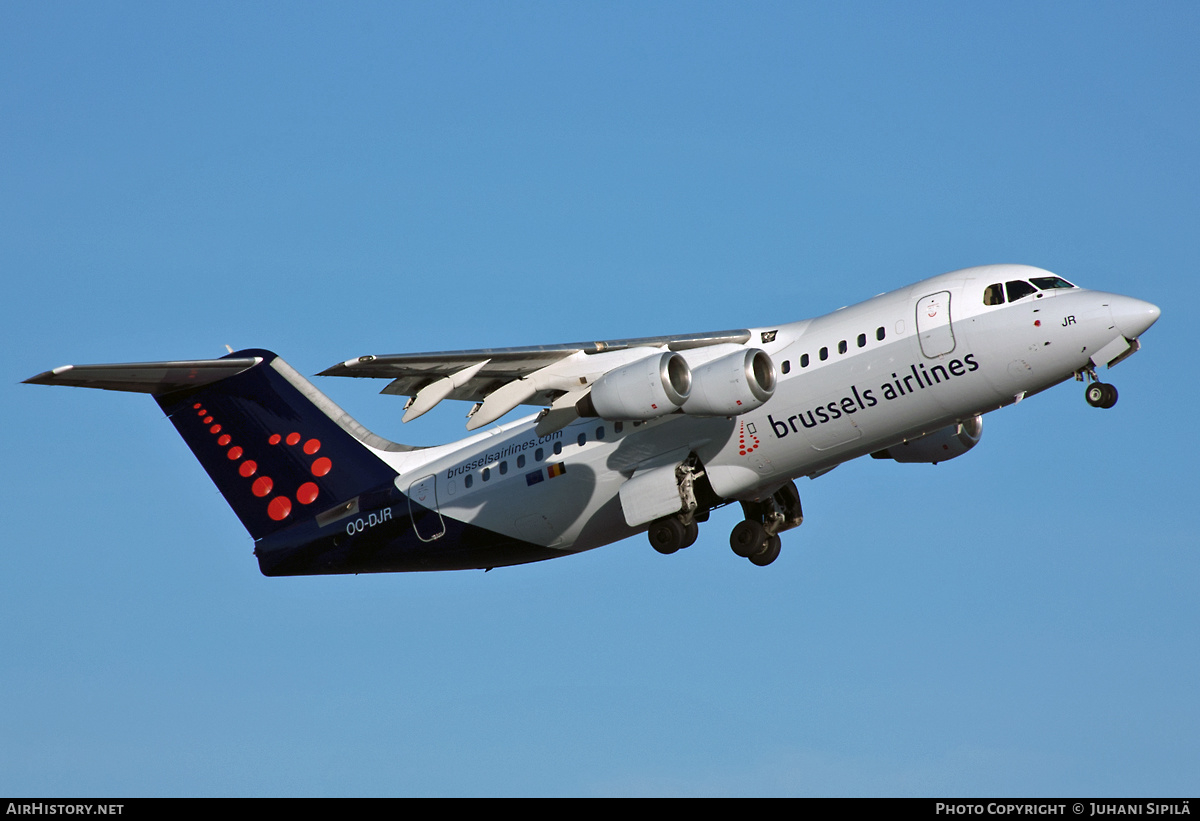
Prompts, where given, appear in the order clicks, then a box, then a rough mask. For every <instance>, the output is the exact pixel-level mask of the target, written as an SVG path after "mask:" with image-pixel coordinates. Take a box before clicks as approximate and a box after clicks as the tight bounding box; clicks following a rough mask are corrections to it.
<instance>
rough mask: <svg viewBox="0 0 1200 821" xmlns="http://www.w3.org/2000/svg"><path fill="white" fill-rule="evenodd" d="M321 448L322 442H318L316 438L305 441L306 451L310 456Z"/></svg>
mask: <svg viewBox="0 0 1200 821" xmlns="http://www.w3.org/2000/svg"><path fill="white" fill-rule="evenodd" d="M320 449H321V443H320V442H318V441H317V440H316V439H309V440H308V441H307V442H305V443H304V452H305V453H307V454H308V455H309V456H312V455H313V454H314V453H316V452H317V451H319V450H320Z"/></svg>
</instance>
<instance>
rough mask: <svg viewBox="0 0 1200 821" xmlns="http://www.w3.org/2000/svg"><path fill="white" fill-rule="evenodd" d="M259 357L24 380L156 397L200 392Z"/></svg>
mask: <svg viewBox="0 0 1200 821" xmlns="http://www.w3.org/2000/svg"><path fill="white" fill-rule="evenodd" d="M261 361H262V357H258V356H256V357H246V358H239V359H192V360H186V361H180V362H126V363H121V364H114V365H63V366H62V367H59V368H55V369H54V370H52V371H46V372H45V373H40V374H38V375H37V376H33V377H30V378H29V379H26V380H25V382H26V383H27V384H30V385H70V386H73V387H77V388H100V389H102V390H106V391H130V392H133V393H149V394H153V395H155V396H158V395H161V394H166V393H171V392H173V391H177V390H183V389H184V388H199V387H202V386H204V385H210V384H212V383H213V382H219V381H220V380H222V379H226V378H228V377H230V376H236V375H237V374H239V373H241V372H242V371H245V370H247V369H249V368H253V367H254V366H255V365H257V364H258V363H259V362H261Z"/></svg>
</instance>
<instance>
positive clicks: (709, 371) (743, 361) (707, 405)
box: [683, 348, 777, 416]
mask: <svg viewBox="0 0 1200 821" xmlns="http://www.w3.org/2000/svg"><path fill="white" fill-rule="evenodd" d="M776 382H777V378H776V376H775V363H774V362H772V361H771V357H770V356H769V355H768V354H767V352H766V351H763V350H759V349H758V348H750V349H748V350H739V351H737V352H735V353H731V354H726V355H725V356H722V357H720V358H718V359H714V360H712V361H710V362H705V363H704V364H702V365H695V366H693V367H692V395H691V396H689V397H688V400H687V401H686V402H684V403H683V412H684V413H687V414H691V415H693V416H737V415H738V414H742V413H746V412H747V411H752V410H754V409H755V408H758V407H761V406H762V405H763V403H764V402H766V401H767V400H768V399H770V398H771V395H772V394H774V393H775V384H776Z"/></svg>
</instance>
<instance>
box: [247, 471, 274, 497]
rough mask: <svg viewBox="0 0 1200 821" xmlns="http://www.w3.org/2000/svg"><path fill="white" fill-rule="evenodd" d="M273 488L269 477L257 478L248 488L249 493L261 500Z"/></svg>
mask: <svg viewBox="0 0 1200 821" xmlns="http://www.w3.org/2000/svg"><path fill="white" fill-rule="evenodd" d="M274 487H275V483H274V482H272V481H271V477H270V476H259V477H258V478H257V479H255V480H254V484H252V485H251V486H250V492H251V493H253V494H254V495H255V496H258V497H259V498H262V497H263V496H266V495H267V494H268V493H270V492H271V490H272V489H273V488H274Z"/></svg>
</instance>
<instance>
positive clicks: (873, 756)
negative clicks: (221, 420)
mask: <svg viewBox="0 0 1200 821" xmlns="http://www.w3.org/2000/svg"><path fill="white" fill-rule="evenodd" d="M1198 35H1200V9H1198V8H1197V6H1196V5H1195V4H1188V3H1178V2H1160V3H1153V4H1134V3H1104V2H1086V3H1084V2H1080V3H1075V2H1067V3H1049V4H1046V3H1005V4H980V3H970V4H963V3H945V4H942V3H927V2H917V3H854V4H833V3H755V4H734V3H728V4H725V3H690V4H680V3H637V4H633V3H574V4H563V3H504V4H483V3H465V4H463V3H457V4H450V3H404V4H399V3H380V4H375V3H356V4H332V3H294V4H285V3H269V4H263V3H260V4H245V3H204V4H191V5H184V4H162V3H133V2H125V3H108V4H92V3H74V2H56V3H30V2H8V3H4V4H0V112H2V116H0V226H3V227H2V228H0V273H2V275H3V277H4V282H5V285H6V298H5V299H4V300H3V302H2V303H0V304H2V305H3V320H4V321H3V327H4V341H5V349H6V351H7V355H6V356H5V358H4V369H5V373H6V374H7V379H6V380H4V384H3V386H2V387H0V390H2V391H3V393H4V400H3V402H4V407H5V409H6V411H7V413H8V416H9V419H10V422H9V424H7V425H5V426H4V428H5V429H4V433H3V436H4V440H3V444H4V451H5V453H6V454H7V456H8V458H7V459H6V465H7V469H6V470H5V471H4V474H3V479H0V482H2V483H3V484H2V488H3V498H4V503H3V506H2V507H0V511H2V514H3V527H4V532H5V533H6V534H7V537H6V538H5V539H4V542H3V549H2V550H0V659H3V661H2V662H0V695H2V698H0V794H9V795H17V794H20V795H45V796H66V795H73V796H79V795H94V796H106V795H114V796H138V795H268V796H269V795H722V796H723V795H937V796H943V795H944V796H972V795H1005V796H1007V795H1014V796H1021V795H1119V796H1130V795H1131V796H1143V795H1144V796H1162V795H1180V794H1184V795H1186V794H1195V791H1196V786H1197V783H1198V782H1197V773H1198V772H1200V741H1198V739H1200V707H1198V704H1200V700H1198V699H1197V693H1198V692H1200V660H1198V656H1200V654H1198V653H1197V652H1196V649H1197V639H1196V637H1197V634H1198V632H1200V616H1198V613H1197V605H1196V597H1195V593H1196V588H1197V582H1198V581H1200V560H1198V557H1197V541H1198V540H1197V537H1196V535H1195V523H1194V521H1193V519H1192V517H1191V516H1190V511H1191V510H1192V509H1194V498H1195V493H1196V484H1197V482H1196V476H1197V471H1196V461H1197V455H1198V453H1197V451H1198V448H1197V434H1196V431H1195V425H1194V424H1193V423H1192V421H1191V417H1192V413H1191V411H1192V409H1193V408H1194V407H1195V406H1196V403H1197V400H1198V399H1200V392H1198V391H1197V388H1196V380H1195V379H1193V378H1191V377H1190V376H1189V374H1188V372H1187V370H1186V368H1185V367H1184V366H1185V365H1186V361H1187V360H1186V359H1185V357H1186V352H1187V351H1188V350H1189V348H1190V345H1189V342H1190V341H1191V340H1190V338H1189V337H1188V336H1187V329H1188V328H1189V327H1191V328H1194V327H1195V324H1196V321H1197V315H1196V310H1195V308H1194V301H1195V300H1194V291H1195V288H1194V266H1195V264H1196V260H1197V258H1198V257H1200V254H1198V253H1197V251H1198V249H1197V225H1200V193H1198V192H1200V159H1198V153H1197V151H1196V134H1197V133H1200V122H1198V120H1200V118H1198V113H1200V105H1198V103H1200V99H1198V91H1200V57H1198V56H1197V50H1196V48H1195V44H1196V42H1197V37H1198ZM993 262H1022V263H1029V264H1034V265H1040V266H1042V267H1045V268H1048V269H1050V270H1053V271H1054V272H1056V273H1058V274H1061V275H1062V276H1065V277H1067V278H1068V279H1071V280H1073V281H1075V282H1077V283H1079V284H1081V285H1084V286H1086V287H1092V288H1097V289H1102V290H1109V291H1116V292H1120V293H1126V294H1130V295H1132V296H1137V297H1140V298H1142V299H1147V300H1150V301H1152V302H1155V303H1157V304H1159V305H1160V306H1161V307H1162V309H1163V317H1162V319H1161V320H1160V321H1159V323H1158V324H1157V325H1156V326H1155V327H1154V328H1153V329H1152V330H1151V331H1150V332H1149V333H1147V334H1146V337H1145V338H1144V340H1143V341H1144V350H1143V351H1142V352H1141V353H1139V354H1138V355H1137V356H1136V357H1134V358H1132V359H1130V360H1128V361H1127V362H1125V363H1123V364H1122V365H1120V366H1119V367H1118V368H1117V369H1115V370H1114V371H1113V373H1112V374H1111V376H1109V377H1106V379H1109V380H1110V381H1112V382H1113V383H1115V384H1116V385H1117V387H1118V388H1119V389H1120V391H1121V399H1120V403H1119V404H1118V405H1117V407H1116V408H1114V409H1112V410H1111V411H1099V410H1096V409H1093V408H1090V407H1088V406H1087V405H1086V404H1085V403H1084V401H1083V396H1082V388H1081V387H1080V386H1077V385H1074V384H1067V385H1063V386H1060V387H1058V388H1056V389H1054V390H1052V391H1049V392H1047V393H1046V394H1043V395H1040V396H1037V397H1034V398H1032V399H1031V400H1030V401H1028V402H1026V403H1022V404H1021V405H1019V406H1017V407H1014V408H1009V409H1006V410H1004V411H1001V412H999V413H996V414H992V415H989V416H988V417H986V419H985V424H984V428H985V433H984V438H983V442H982V443H981V445H980V446H979V447H978V448H976V449H975V450H974V451H972V452H971V453H970V454H969V455H967V456H965V457H963V458H962V459H959V460H955V461H953V462H949V463H945V464H942V465H938V466H936V467H930V466H921V465H897V464H891V463H883V462H879V461H874V460H867V461H865V462H857V463H851V464H847V465H844V466H842V467H840V468H839V469H837V470H836V471H834V472H833V473H831V474H829V475H827V476H824V477H821V478H820V479H818V480H815V481H809V480H803V481H801V482H800V485H799V486H800V491H801V494H802V496H803V499H804V506H805V512H806V515H807V520H806V522H805V524H804V526H803V527H802V528H800V529H799V530H797V531H794V532H791V533H789V534H786V538H785V541H784V552H783V555H782V556H781V558H780V559H779V560H778V561H777V562H776V563H775V564H774V565H772V566H771V567H769V568H766V569H760V568H755V567H752V566H751V565H749V563H748V562H745V561H743V560H739V559H737V558H736V557H734V556H733V554H732V553H731V552H730V550H729V547H728V532H729V529H730V528H731V527H732V526H733V524H734V523H735V522H736V514H735V512H734V511H733V510H730V509H726V510H723V511H719V512H718V513H716V514H715V515H714V516H713V518H712V520H711V521H710V522H709V523H708V524H707V525H706V526H705V527H704V528H703V529H702V531H701V536H700V540H699V542H698V543H697V544H696V545H695V546H694V547H692V548H691V549H689V550H687V551H684V552H683V553H680V554H677V555H675V556H670V557H663V556H660V555H658V554H657V553H655V552H654V551H653V550H651V549H650V547H649V545H648V544H647V543H646V542H645V540H644V539H642V538H635V539H631V540H628V541H626V542H622V543H620V544H617V545H613V546H610V547H608V548H604V549H600V550H596V551H591V552H589V553H585V554H582V555H579V556H575V557H570V558H564V559H560V560H557V561H553V562H545V563H541V564H538V565H530V566H526V567H520V568H510V569H500V570H496V571H493V572H490V573H487V574H484V573H480V572H469V573H447V574H410V575H381V576H362V577H335V578H316V579H304V578H300V579H265V578H263V577H262V576H260V575H259V573H258V569H257V565H256V563H255V561H254V560H253V557H252V556H251V548H252V543H251V541H250V538H249V536H247V535H246V533H245V532H244V531H242V530H241V528H240V525H239V524H238V523H237V520H236V519H235V518H234V516H233V514H232V513H231V512H230V511H229V510H228V509H227V508H226V507H225V505H224V504H223V502H222V501H221V499H220V497H219V496H218V494H217V492H216V490H215V488H214V487H213V486H212V484H211V482H210V481H209V480H208V478H207V477H206V476H205V475H204V473H203V472H202V470H201V469H200V467H199V465H198V464H197V463H195V461H194V460H193V459H192V457H191V455H190V454H189V453H188V451H187V450H186V448H185V446H184V445H183V443H182V441H181V440H179V438H178V437H177V436H176V434H175V433H174V430H173V428H172V427H171V426H170V424H169V423H168V422H167V421H165V420H164V419H163V417H162V414H161V413H160V411H159V410H158V408H157V406H155V405H154V403H153V402H151V401H150V400H148V399H146V398H144V397H139V396H134V395H120V394H105V393H99V392H93V391H84V390H67V389H52V388H38V387H32V386H27V385H20V384H19V382H20V380H22V379H25V378H27V377H29V376H31V375H33V374H36V373H39V372H41V371H43V370H46V369H48V368H51V367H54V366H57V365H61V364H65V363H72V362H74V363H84V362H112V361H131V360H148V359H172V358H198V357H211V356H217V355H220V354H221V353H223V352H224V350H225V348H224V346H225V345H226V344H228V345H231V346H233V347H234V348H235V349H236V348H240V347H251V346H261V347H269V348H272V349H274V350H277V351H279V352H280V353H281V354H282V355H283V356H284V357H285V358H286V359H287V360H288V361H289V362H291V363H292V364H293V365H295V366H296V367H297V368H298V369H299V370H300V371H301V372H303V373H307V374H312V373H315V372H317V371H319V370H322V369H324V368H326V367H328V366H329V365H332V364H334V363H335V362H338V361H341V360H343V359H346V358H349V357H351V356H357V355H360V354H365V353H398V352H405V351H423V350H445V349H453V348H472V347H485V346H509V345H525V344H546V343H554V342H562V341H568V340H575V339H604V338H621V337H631V336H645V335H653V334H665V333H685V332H696V331H706V330H716V329H725V328H740V327H745V326H748V325H760V324H768V323H775V322H784V321H790V320H794V319H800V318H804V317H807V316H813V315H818V314H821V313H825V312H827V311H829V310H832V309H835V308H837V307H839V306H841V305H845V304H848V303H852V302H856V301H859V300H861V299H864V298H867V297H869V296H872V295H874V294H876V293H879V292H882V291H885V290H891V289H892V288H895V287H899V286H901V285H904V284H907V283H909V282H911V281H915V280H917V279H921V278H924V277H926V276H931V275H933V274H937V273H941V272H944V271H948V270H953V269H956V268H961V267H965V266H968V265H976V264H984V263H993ZM320 387H322V389H324V390H326V391H327V392H328V393H329V394H330V395H331V396H332V397H333V398H334V399H335V400H336V401H338V402H339V403H340V404H342V405H343V406H344V407H346V408H347V409H348V410H349V411H350V412H351V413H353V414H354V415H355V416H356V417H357V418H358V419H359V420H360V421H362V422H363V423H364V424H366V425H367V426H368V427H370V428H372V429H373V430H375V431H377V432H379V433H380V434H382V435H384V436H387V437H389V438H392V439H396V440H400V441H405V442H409V443H412V444H431V443H439V442H444V441H449V440H452V439H455V438H459V437H461V436H462V435H463V434H464V430H463V418H462V417H463V414H465V412H466V408H465V407H460V406H458V405H455V404H454V403H448V404H449V405H453V406H452V407H440V408H438V409H437V410H436V411H435V412H433V413H431V414H429V415H427V416H426V417H423V418H422V419H421V420H420V421H418V422H415V423H413V424H410V425H403V426H402V425H401V424H400V415H401V410H402V406H403V401H402V400H397V399H395V398H392V397H383V396H378V395H377V391H378V390H379V388H380V387H382V385H381V384H380V383H375V382H373V381H367V380H332V379H325V380H322V381H321V382H320Z"/></svg>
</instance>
